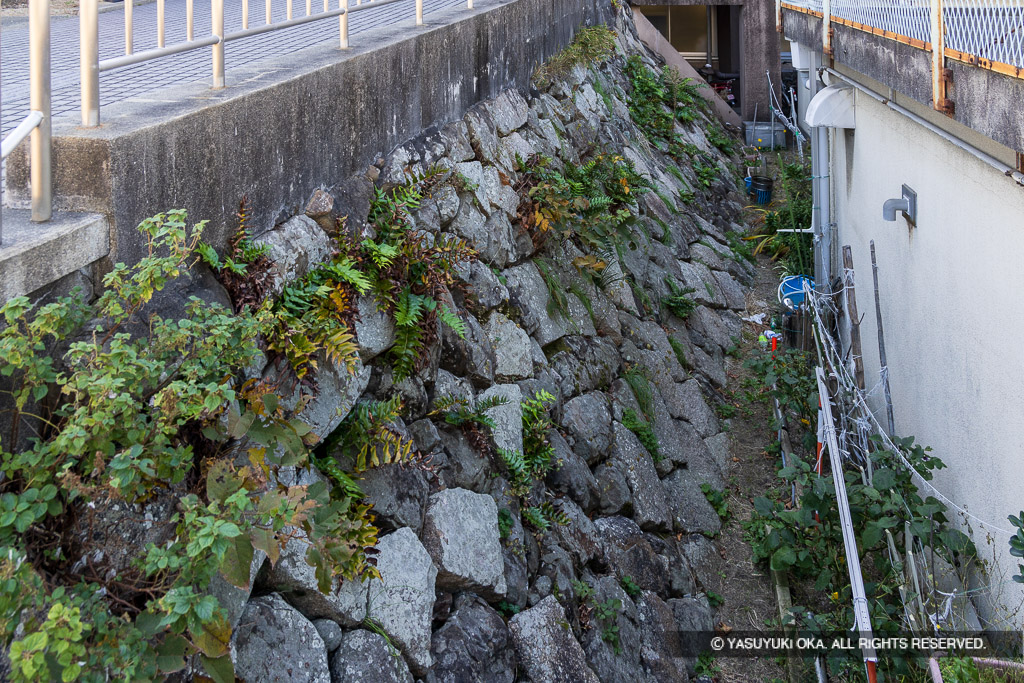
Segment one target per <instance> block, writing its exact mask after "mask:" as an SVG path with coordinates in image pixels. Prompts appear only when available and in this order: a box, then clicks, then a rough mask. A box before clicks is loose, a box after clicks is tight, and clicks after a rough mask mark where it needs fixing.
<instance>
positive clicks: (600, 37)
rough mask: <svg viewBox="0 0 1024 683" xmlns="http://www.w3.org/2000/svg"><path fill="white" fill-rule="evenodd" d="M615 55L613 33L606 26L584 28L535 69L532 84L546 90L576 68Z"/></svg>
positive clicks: (596, 62)
mask: <svg viewBox="0 0 1024 683" xmlns="http://www.w3.org/2000/svg"><path fill="white" fill-rule="evenodd" d="M613 54H615V32H614V31H612V30H611V29H610V28H608V27H607V26H603V25H597V26H585V27H581V28H580V29H579V30H578V31H577V32H576V37H575V38H573V41H572V42H571V43H569V45H568V46H566V47H565V49H563V50H562V51H561V52H559V53H558V54H556V55H555V56H554V57H552V58H551V59H549V60H548V61H547V62H546V63H545V64H542V65H541V66H539V67H537V70H536V71H534V72H533V82H534V83H536V84H537V87H539V88H547V87H548V86H550V85H551V83H552V81H554V80H555V79H558V78H562V77H564V76H567V75H568V74H569V72H570V71H572V70H573V69H574V68H575V67H577V66H581V65H583V66H590V65H595V64H598V63H600V62H603V61H605V60H606V59H608V58H609V57H611V56H612V55H613Z"/></svg>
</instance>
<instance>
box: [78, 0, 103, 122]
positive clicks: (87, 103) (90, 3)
mask: <svg viewBox="0 0 1024 683" xmlns="http://www.w3.org/2000/svg"><path fill="white" fill-rule="evenodd" d="M78 27H79V34H80V36H79V43H80V48H79V59H80V62H81V74H80V75H81V80H82V125H83V126H85V127H87V128H91V127H95V126H98V125H100V41H99V32H100V10H99V0H82V4H81V5H80V6H79V8H78Z"/></svg>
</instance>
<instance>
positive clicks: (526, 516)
mask: <svg viewBox="0 0 1024 683" xmlns="http://www.w3.org/2000/svg"><path fill="white" fill-rule="evenodd" d="M523 521H524V522H526V523H527V524H529V525H530V526H532V527H534V528H535V529H537V530H538V531H540V532H542V533H546V532H548V531H550V530H551V526H552V525H554V524H557V525H559V526H565V525H566V524H568V523H569V522H570V521H571V520H570V519H569V516H568V515H566V514H565V513H564V512H562V511H561V510H559V509H557V508H556V507H555V506H554V504H552V503H551V501H544V502H543V503H541V504H540V505H537V506H532V507H528V508H524V509H523Z"/></svg>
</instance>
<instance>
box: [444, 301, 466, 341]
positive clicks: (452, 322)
mask: <svg viewBox="0 0 1024 683" xmlns="http://www.w3.org/2000/svg"><path fill="white" fill-rule="evenodd" d="M437 315H438V317H439V318H441V322H443V323H444V324H445V325H447V326H448V327H450V328H451V330H452V332H454V333H455V334H456V335H458V337H459V339H465V338H466V323H464V322H463V321H462V318H460V317H459V316H458V314H457V313H455V311H453V310H452V309H450V308H448V307H447V306H443V305H442V306H441V308H440V309H439V310H438V314H437Z"/></svg>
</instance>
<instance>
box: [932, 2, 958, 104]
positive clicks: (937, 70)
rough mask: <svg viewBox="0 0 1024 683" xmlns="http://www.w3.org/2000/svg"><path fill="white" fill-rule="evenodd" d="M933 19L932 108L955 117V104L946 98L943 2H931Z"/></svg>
mask: <svg viewBox="0 0 1024 683" xmlns="http://www.w3.org/2000/svg"><path fill="white" fill-rule="evenodd" d="M931 19H932V107H934V108H935V110H936V111H941V112H942V113H943V114H945V115H946V116H952V115H953V102H952V101H950V100H949V99H948V98H947V97H946V85H947V83H948V78H949V76H948V73H947V71H946V34H945V28H946V27H945V26H944V24H943V21H942V0H931Z"/></svg>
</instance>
